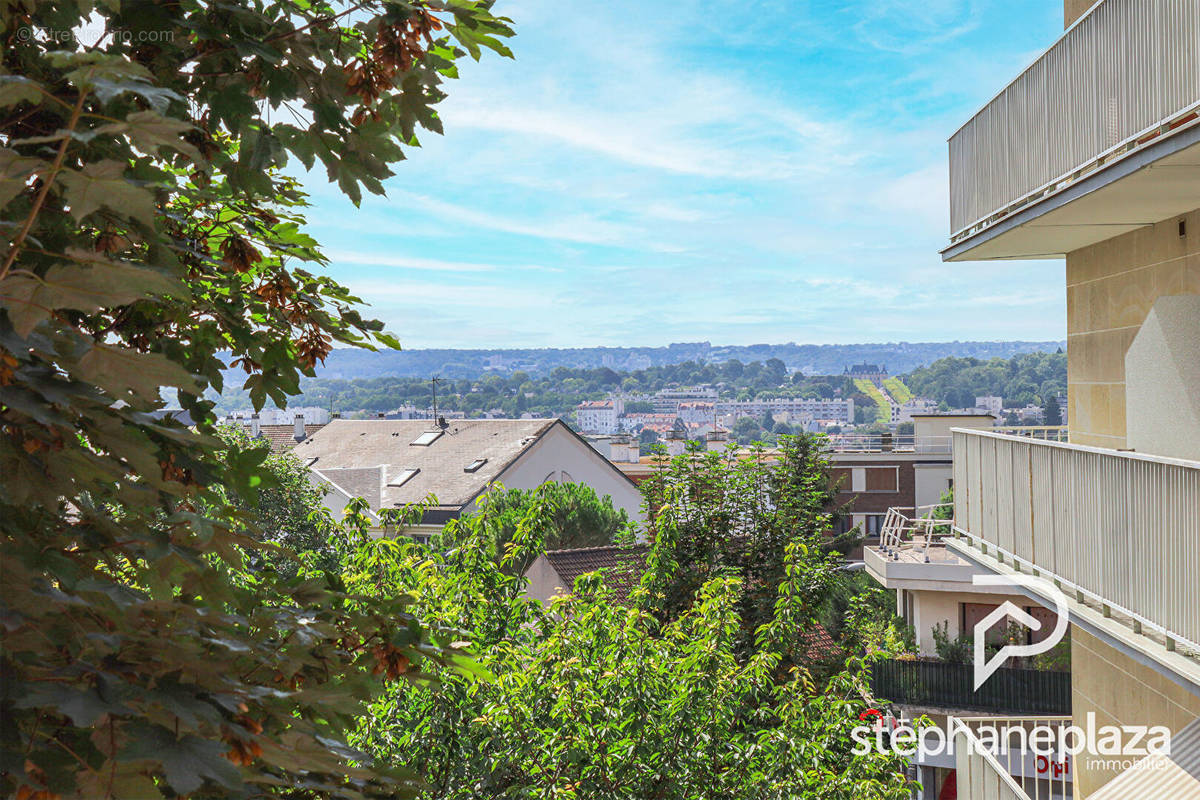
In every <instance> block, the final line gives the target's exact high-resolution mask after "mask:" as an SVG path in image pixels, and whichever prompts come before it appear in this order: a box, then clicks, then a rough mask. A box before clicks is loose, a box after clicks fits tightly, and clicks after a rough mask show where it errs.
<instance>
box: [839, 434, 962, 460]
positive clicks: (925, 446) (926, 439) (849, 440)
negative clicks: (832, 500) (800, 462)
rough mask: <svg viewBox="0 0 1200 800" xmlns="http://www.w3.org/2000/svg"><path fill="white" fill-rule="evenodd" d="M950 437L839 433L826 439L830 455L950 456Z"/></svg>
mask: <svg viewBox="0 0 1200 800" xmlns="http://www.w3.org/2000/svg"><path fill="white" fill-rule="evenodd" d="M950 445H951V438H950V437H949V436H915V435H913V434H893V433H838V434H831V435H829V436H827V437H826V449H827V450H828V451H829V452H830V453H930V454H940V455H948V454H949V453H950Z"/></svg>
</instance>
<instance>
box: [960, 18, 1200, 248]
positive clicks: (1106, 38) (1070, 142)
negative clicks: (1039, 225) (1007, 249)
mask: <svg viewBox="0 0 1200 800" xmlns="http://www.w3.org/2000/svg"><path fill="white" fill-rule="evenodd" d="M1197 41H1200V4H1197V3H1196V0H1105V2H1102V3H1099V4H1097V5H1096V6H1095V7H1094V8H1093V9H1092V10H1091V12H1090V13H1088V14H1087V15H1085V16H1084V17H1083V18H1081V19H1080V20H1079V21H1078V22H1076V23H1075V25H1073V26H1072V27H1071V28H1070V29H1068V30H1067V31H1066V32H1065V33H1064V34H1063V35H1062V37H1061V38H1060V39H1059V40H1058V41H1057V42H1055V43H1054V45H1053V46H1051V47H1050V49H1049V50H1047V51H1046V52H1045V53H1044V54H1043V55H1042V56H1041V57H1040V58H1039V59H1038V60H1037V61H1035V62H1034V63H1033V64H1032V65H1030V67H1029V68H1028V69H1026V70H1025V71H1024V72H1022V73H1021V74H1020V75H1019V76H1018V77H1017V78H1016V80H1014V81H1013V82H1012V83H1010V84H1009V85H1008V86H1007V87H1005V88H1004V89H1003V90H1002V91H1001V92H1000V93H999V94H998V95H996V97H995V98H993V99H992V100H991V101H990V102H989V103H988V104H987V105H986V106H984V107H983V108H982V109H981V110H980V111H979V113H977V114H976V115H975V116H974V117H972V118H971V119H970V121H968V122H967V123H966V124H965V125H963V127H962V128H960V129H959V130H958V131H957V132H956V133H955V134H954V135H953V136H952V137H951V138H950V230H951V234H952V235H951V241H952V242H956V241H959V240H961V239H963V238H965V237H967V236H970V235H972V234H973V233H975V232H977V231H978V230H980V229H982V228H983V227H986V226H987V225H989V224H991V223H992V222H994V221H996V220H998V219H999V218H1001V217H1003V216H1005V215H1007V214H1009V213H1012V212H1013V211H1015V210H1017V209H1018V208H1019V207H1021V206H1024V205H1027V204H1028V203H1030V202H1034V201H1035V200H1037V199H1040V198H1041V197H1043V196H1045V195H1047V194H1050V193H1052V192H1054V191H1057V190H1058V189H1061V188H1062V187H1064V186H1066V185H1068V184H1070V183H1071V182H1073V181H1074V180H1076V179H1077V178H1079V177H1081V176H1082V175H1083V174H1086V173H1087V172H1090V171H1091V170H1092V169H1094V168H1096V167H1099V166H1101V165H1103V164H1105V163H1109V162H1111V161H1113V160H1115V159H1116V158H1120V157H1122V156H1124V155H1126V154H1128V153H1130V152H1132V151H1134V150H1136V149H1138V148H1139V147H1141V146H1143V145H1144V144H1146V143H1147V142H1149V141H1153V140H1154V139H1156V138H1157V137H1159V136H1161V135H1163V134H1166V133H1168V132H1171V131H1172V130H1177V129H1178V128H1180V127H1181V126H1183V125H1186V124H1189V123H1190V122H1192V120H1193V119H1194V117H1195V114H1194V112H1195V110H1196V108H1197V107H1198V106H1200V52H1198V48H1197V47H1196V42H1197Z"/></svg>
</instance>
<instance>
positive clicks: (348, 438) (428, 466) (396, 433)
mask: <svg viewBox="0 0 1200 800" xmlns="http://www.w3.org/2000/svg"><path fill="white" fill-rule="evenodd" d="M561 424H562V423H561V422H560V421H559V420H556V419H459V420H449V425H448V426H447V428H446V429H445V430H444V431H443V432H442V433H441V435H440V436H437V437H436V438H435V439H434V440H433V442H432V443H431V444H429V445H427V446H421V445H414V444H412V442H414V441H415V440H417V438H418V437H419V436H421V435H422V434H425V433H431V432H433V431H436V430H437V428H436V427H435V426H434V425H433V423H432V422H430V421H429V420H419V419H412V420H402V419H367V420H350V419H335V420H332V421H331V422H330V423H329V424H328V425H325V426H324V427H323V428H321V430H319V431H317V432H316V433H314V434H313V435H312V437H311V438H309V439H307V440H306V441H304V442H301V443H300V444H298V445H296V447H295V448H293V451H292V452H294V453H295V454H296V456H297V457H298V458H300V460H301V461H303V462H304V463H305V465H307V466H308V467H310V468H311V469H313V470H314V471H316V472H318V473H320V474H321V475H323V476H326V477H327V478H328V479H329V480H330V481H332V482H333V483H335V484H337V485H338V486H341V487H342V488H343V489H345V490H346V491H347V492H348V493H349V494H350V495H351V496H352V497H356V496H361V497H364V498H365V499H367V500H368V501H369V502H370V503H371V507H372V508H373V509H379V508H395V507H397V506H403V505H407V504H409V503H417V502H420V501H422V500H424V499H425V498H427V497H428V496H429V495H431V494H432V495H435V496H436V497H437V505H436V506H435V508H442V509H446V508H453V509H456V508H462V507H463V506H465V505H467V504H469V503H470V502H471V501H472V500H474V499H475V497H476V496H477V495H478V494H479V493H480V492H482V491H483V490H484V489H486V488H487V487H488V485H489V484H491V483H492V482H493V481H494V480H495V479H496V478H497V476H499V475H500V473H501V472H503V471H504V470H505V469H506V468H507V467H508V466H509V465H510V464H512V463H513V461H515V460H516V459H517V458H518V457H519V456H520V455H521V454H522V453H524V452H525V451H526V450H528V449H529V448H530V447H532V446H533V444H534V443H535V442H536V441H537V440H538V439H540V438H541V437H542V436H543V435H545V433H546V432H547V431H549V430H550V428H551V427H553V426H554V425H561ZM481 459H487V460H486V462H484V463H483V464H482V465H480V466H479V467H478V468H477V469H475V470H474V471H470V472H468V471H467V469H466V468H467V467H468V466H470V465H471V464H472V462H476V461H478V460H481ZM413 469H415V470H419V471H418V472H417V473H416V474H415V475H413V476H412V477H410V478H408V479H407V480H404V481H403V483H401V485H399V486H389V485H388V483H389V481H391V482H393V483H398V482H399V481H400V479H401V477H402V476H403V474H404V473H405V471H406V470H413ZM347 484H349V485H347Z"/></svg>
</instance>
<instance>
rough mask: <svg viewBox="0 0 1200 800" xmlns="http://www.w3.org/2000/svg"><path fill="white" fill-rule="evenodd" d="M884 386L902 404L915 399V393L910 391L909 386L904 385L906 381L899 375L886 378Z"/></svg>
mask: <svg viewBox="0 0 1200 800" xmlns="http://www.w3.org/2000/svg"><path fill="white" fill-rule="evenodd" d="M883 388H885V389H887V391H888V394H890V395H891V396H892V399H893V400H895V401H896V402H897V403H899V404H900V405H904V404H905V403H907V402H908V401H910V400H912V399H913V393H912V392H910V391H909V390H908V387H907V386H905V385H904V381H902V380H900V379H899V378H897V377H891V378H884V379H883Z"/></svg>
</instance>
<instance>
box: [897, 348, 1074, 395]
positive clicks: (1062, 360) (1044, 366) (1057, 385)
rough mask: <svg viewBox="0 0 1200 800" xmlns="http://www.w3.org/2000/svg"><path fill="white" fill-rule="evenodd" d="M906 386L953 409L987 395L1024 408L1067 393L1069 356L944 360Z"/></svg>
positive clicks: (918, 371)
mask: <svg viewBox="0 0 1200 800" xmlns="http://www.w3.org/2000/svg"><path fill="white" fill-rule="evenodd" d="M904 382H905V384H906V385H907V386H908V387H909V388H910V389H911V390H912V391H913V392H914V393H915V394H916V395H917V396H918V397H928V398H931V399H933V400H936V401H937V402H939V403H943V402H944V403H946V404H947V406H948V407H950V408H970V407H972V406H974V405H975V398H976V397H981V396H984V395H994V396H997V397H1003V398H1004V404H1005V405H1006V406H1010V407H1013V406H1025V405H1028V404H1029V403H1041V402H1042V401H1043V398H1049V397H1051V396H1053V395H1057V394H1064V393H1065V392H1066V390H1067V356H1066V354H1065V353H1063V352H1061V351H1060V352H1057V353H1025V354H1022V355H1018V356H1013V357H1012V358H1009V359H1003V358H993V359H991V360H990V361H981V360H980V359H978V358H942V359H939V360H937V361H935V362H933V363H932V364H930V365H929V366H928V367H920V368H918V369H915V370H913V371H912V372H911V373H909V374H908V375H905V376H904Z"/></svg>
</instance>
